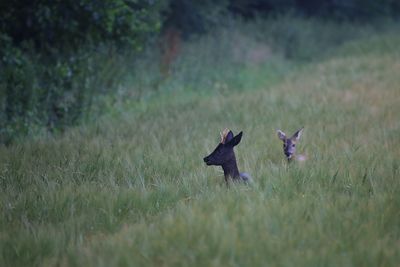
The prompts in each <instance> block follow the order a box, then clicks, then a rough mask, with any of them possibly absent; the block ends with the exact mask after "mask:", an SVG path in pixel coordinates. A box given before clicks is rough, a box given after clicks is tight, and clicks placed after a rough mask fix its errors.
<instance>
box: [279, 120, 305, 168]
mask: <svg viewBox="0 0 400 267" xmlns="http://www.w3.org/2000/svg"><path fill="white" fill-rule="evenodd" d="M303 129H304V128H301V129H299V130H297V131H296V132H295V133H294V134H293V135H292V136H291V137H290V138H288V137H286V134H285V133H284V132H282V131H281V130H277V131H276V132H277V134H278V137H279V139H281V140H282V142H283V153H284V154H285V156H286V158H287V160H288V161H291V160H292V159H293V158H294V157H295V156H296V143H297V142H298V141H299V140H300V137H301V134H302V133H303Z"/></svg>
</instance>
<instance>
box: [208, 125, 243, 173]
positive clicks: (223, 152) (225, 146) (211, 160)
mask: <svg viewBox="0 0 400 267" xmlns="http://www.w3.org/2000/svg"><path fill="white" fill-rule="evenodd" d="M242 135H243V132H240V133H239V134H238V135H236V136H234V135H233V132H232V131H230V130H228V129H225V130H224V131H223V132H222V133H221V142H220V143H219V144H218V146H217V147H216V148H215V149H214V151H213V152H212V153H211V154H210V155H208V156H207V157H205V158H204V159H203V160H204V162H205V163H206V164H207V165H208V166H210V165H214V166H221V167H222V169H223V170H224V175H225V180H226V181H227V179H228V177H231V178H233V179H237V178H240V173H239V170H238V168H237V164H236V157H235V152H234V151H233V148H234V147H235V146H237V145H238V144H239V143H240V141H241V139H242Z"/></svg>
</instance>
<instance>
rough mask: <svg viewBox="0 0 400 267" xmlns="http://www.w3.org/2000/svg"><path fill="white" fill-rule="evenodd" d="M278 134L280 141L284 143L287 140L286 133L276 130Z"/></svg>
mask: <svg viewBox="0 0 400 267" xmlns="http://www.w3.org/2000/svg"><path fill="white" fill-rule="evenodd" d="M276 133H277V134H278V137H279V139H281V140H282V141H285V140H286V134H285V133H284V132H282V131H281V130H276Z"/></svg>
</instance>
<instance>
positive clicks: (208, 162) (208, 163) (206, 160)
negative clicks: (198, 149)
mask: <svg viewBox="0 0 400 267" xmlns="http://www.w3.org/2000/svg"><path fill="white" fill-rule="evenodd" d="M203 160H204V162H205V163H206V164H207V165H210V158H209V157H205V158H203Z"/></svg>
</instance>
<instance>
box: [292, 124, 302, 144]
mask: <svg viewBox="0 0 400 267" xmlns="http://www.w3.org/2000/svg"><path fill="white" fill-rule="evenodd" d="M303 130H304V127H302V128H301V129H299V130H297V132H295V133H294V134H293V136H292V137H290V139H292V140H294V141H299V140H300V137H301V135H302V133H303Z"/></svg>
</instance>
